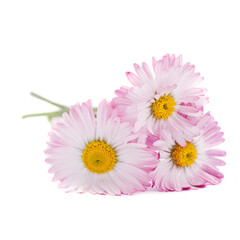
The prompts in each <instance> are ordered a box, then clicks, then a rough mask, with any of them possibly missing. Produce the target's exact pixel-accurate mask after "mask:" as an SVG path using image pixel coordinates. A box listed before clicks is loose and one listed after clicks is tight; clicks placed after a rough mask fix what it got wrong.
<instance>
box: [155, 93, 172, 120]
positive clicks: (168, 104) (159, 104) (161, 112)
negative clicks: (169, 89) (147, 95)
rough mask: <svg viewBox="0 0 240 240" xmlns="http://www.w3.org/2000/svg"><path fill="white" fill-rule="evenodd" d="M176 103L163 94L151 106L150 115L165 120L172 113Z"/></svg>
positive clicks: (169, 96)
mask: <svg viewBox="0 0 240 240" xmlns="http://www.w3.org/2000/svg"><path fill="white" fill-rule="evenodd" d="M175 105H176V102H175V101H174V99H173V97H172V96H171V95H170V94H168V95H166V94H164V95H163V96H161V97H160V98H159V99H158V100H157V99H156V100H155V102H154V103H153V104H152V113H153V114H154V116H155V117H156V118H158V119H167V118H168V117H169V116H171V115H172V113H173V112H174V109H175V108H174V107H175Z"/></svg>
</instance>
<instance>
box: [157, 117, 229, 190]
mask: <svg viewBox="0 0 240 240" xmlns="http://www.w3.org/2000/svg"><path fill="white" fill-rule="evenodd" d="M196 127H197V128H198V129H199V132H200V135H199V136H196V137H194V139H193V141H192V142H187V144H186V146H185V147H182V146H180V145H178V144H177V143H176V142H175V141H174V140H173V139H172V138H171V136H170V135H169V134H167V133H164V135H165V140H158V141H156V142H155V143H154V145H155V146H156V147H158V150H159V151H160V156H161V158H160V162H159V163H158V165H157V167H156V169H155V170H154V171H153V173H152V174H153V184H154V186H155V188H157V189H158V190H160V191H181V190H183V189H196V188H199V187H204V186H206V185H209V184H212V185H215V184H218V183H220V182H221V179H222V178H223V174H222V173H221V172H220V171H219V170H218V168H217V167H216V166H222V165H224V164H225V163H224V162H223V161H222V160H221V159H220V158H219V157H223V156H225V155H226V152H225V151H222V150H219V149H212V147H215V146H217V145H218V144H220V143H222V142H223V141H224V139H223V133H222V132H220V127H218V125H217V122H215V121H214V119H213V117H212V116H211V115H210V114H209V113H207V114H206V115H205V116H204V117H202V118H201V119H200V120H199V122H198V123H197V125H196Z"/></svg>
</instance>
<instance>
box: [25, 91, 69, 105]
mask: <svg viewBox="0 0 240 240" xmlns="http://www.w3.org/2000/svg"><path fill="white" fill-rule="evenodd" d="M30 94H31V95H32V96H33V97H36V98H38V99H40V100H43V101H45V102H48V103H50V104H52V105H54V106H56V107H59V108H62V109H69V107H67V106H64V105H61V104H58V103H55V102H53V101H51V100H49V99H47V98H44V97H42V96H40V95H38V94H36V93H34V92H31V93H30Z"/></svg>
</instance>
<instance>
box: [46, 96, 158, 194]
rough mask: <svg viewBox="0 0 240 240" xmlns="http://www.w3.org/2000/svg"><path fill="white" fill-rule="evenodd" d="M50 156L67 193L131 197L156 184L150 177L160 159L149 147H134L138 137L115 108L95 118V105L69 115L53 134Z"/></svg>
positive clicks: (56, 177)
mask: <svg viewBox="0 0 240 240" xmlns="http://www.w3.org/2000/svg"><path fill="white" fill-rule="evenodd" d="M49 136H50V142H49V143H48V149H47V150H46V151H45V153H46V154H47V155H48V157H47V159H46V162H48V163H50V164H51V165H52V167H51V168H50V169H49V172H51V173H54V178H53V180H58V181H60V184H59V186H60V187H62V188H66V189H67V191H77V192H79V193H83V192H86V191H89V192H91V193H97V194H111V195H121V194H131V193H134V192H136V191H144V190H145V189H146V188H147V187H149V186H150V185H151V183H150V180H151V176H150V175H149V172H150V171H151V170H153V168H154V167H156V162H157V154H156V153H155V152H153V151H151V150H149V149H147V148H146V146H145V145H144V144H140V143H134V142H133V143H131V142H130V141H131V140H132V139H135V138H136V136H135V135H134V134H132V127H131V126H130V125H129V124H128V123H126V122H125V123H121V122H120V119H119V118H118V117H117V112H116V110H115V109H113V107H112V104H111V103H107V102H106V101H105V100H104V101H102V102H101V103H100V104H99V107H98V110H97V117H96V118H95V117H94V112H93V108H92V104H91V101H88V102H86V103H83V104H82V105H80V104H76V105H75V106H73V107H71V108H70V112H69V114H68V113H64V114H63V120H62V122H57V123H56V124H55V125H54V126H53V127H52V131H51V132H50V134H49Z"/></svg>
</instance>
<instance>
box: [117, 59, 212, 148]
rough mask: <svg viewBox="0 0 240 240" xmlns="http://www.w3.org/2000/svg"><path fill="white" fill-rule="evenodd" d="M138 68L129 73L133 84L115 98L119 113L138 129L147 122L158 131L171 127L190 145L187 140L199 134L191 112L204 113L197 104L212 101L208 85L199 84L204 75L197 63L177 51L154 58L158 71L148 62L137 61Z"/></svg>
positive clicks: (182, 142)
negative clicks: (177, 54) (207, 91)
mask: <svg viewBox="0 0 240 240" xmlns="http://www.w3.org/2000/svg"><path fill="white" fill-rule="evenodd" d="M134 68H135V71H136V73H137V75H135V74H134V73H131V72H127V73H126V75H127V78H128V80H129V81H130V83H131V84H132V85H133V87H131V88H128V87H122V88H121V89H119V90H117V91H116V92H115V93H116V95H117V96H118V97H116V98H114V100H113V101H114V104H115V107H116V108H117V109H118V114H119V116H120V117H121V119H122V120H123V121H128V122H131V123H132V124H133V125H134V131H135V132H137V131H138V130H139V129H141V128H142V127H143V126H145V125H146V126H147V128H148V129H149V131H151V132H152V133H155V134H159V133H161V130H162V129H168V131H169V132H170V133H171V134H172V137H173V139H174V140H175V141H177V143H179V144H180V145H181V146H186V141H185V140H187V141H192V137H193V136H194V135H197V129H196V128H195V127H194V126H192V124H191V121H189V119H188V116H190V117H198V116H202V111H201V110H199V109H200V108H199V107H194V106H202V105H203V104H205V103H207V102H208V99H207V97H205V96H204V92H205V89H202V88H196V85H197V84H199V83H200V82H201V81H202V80H203V77H201V76H200V74H199V73H195V72H194V69H195V67H194V66H193V65H190V64H189V63H186V64H184V65H183V63H182V57H181V56H179V57H175V55H171V56H170V55H166V56H164V57H163V58H162V59H161V60H159V61H156V60H155V59H154V58H153V70H154V73H152V72H151V70H150V68H149V66H148V65H147V64H146V63H143V64H142V68H141V67H140V66H139V65H137V64H134ZM188 103H191V105H189V104H188ZM184 116H187V117H184Z"/></svg>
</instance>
